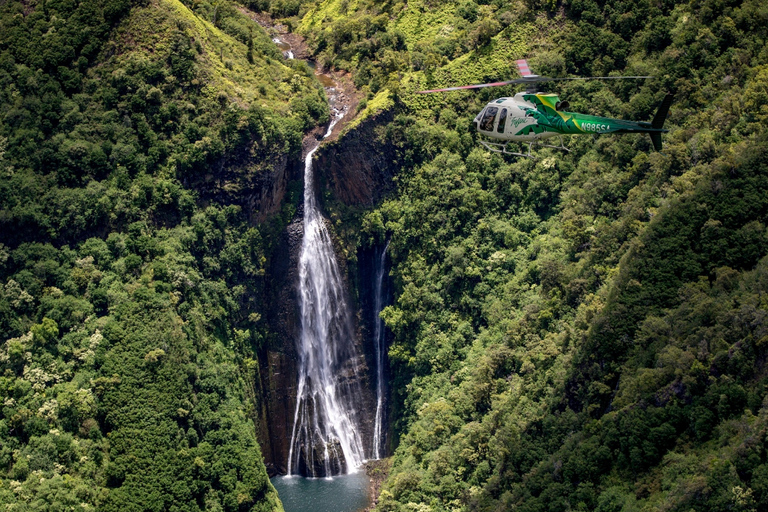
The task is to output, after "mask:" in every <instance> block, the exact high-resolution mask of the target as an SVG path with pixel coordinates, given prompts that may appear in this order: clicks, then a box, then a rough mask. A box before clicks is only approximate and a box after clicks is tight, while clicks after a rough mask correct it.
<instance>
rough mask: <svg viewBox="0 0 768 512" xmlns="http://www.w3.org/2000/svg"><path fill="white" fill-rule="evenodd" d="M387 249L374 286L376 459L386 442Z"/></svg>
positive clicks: (374, 436)
mask: <svg viewBox="0 0 768 512" xmlns="http://www.w3.org/2000/svg"><path fill="white" fill-rule="evenodd" d="M387 249H389V242H387V245H385V246H384V248H383V249H382V250H381V255H379V257H378V258H377V261H376V264H377V265H376V276H375V279H376V282H375V283H374V287H373V293H374V297H373V313H374V322H375V323H374V328H373V343H374V350H375V356H376V418H375V420H374V423H373V450H372V451H371V453H372V456H373V458H374V459H380V458H381V454H382V445H383V444H384V436H383V424H384V396H385V393H386V389H385V388H384V386H385V379H384V362H385V360H386V359H385V358H386V357H387V344H386V333H385V330H384V320H382V319H381V318H380V314H381V310H382V309H384V304H385V302H386V295H385V293H386V291H385V289H384V275H385V273H386V268H387V267H386V263H387Z"/></svg>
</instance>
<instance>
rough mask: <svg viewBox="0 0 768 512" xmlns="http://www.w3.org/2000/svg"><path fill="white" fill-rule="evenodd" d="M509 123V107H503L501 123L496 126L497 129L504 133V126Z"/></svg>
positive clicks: (500, 116)
mask: <svg viewBox="0 0 768 512" xmlns="http://www.w3.org/2000/svg"><path fill="white" fill-rule="evenodd" d="M506 124H507V109H505V108H503V109H501V114H499V125H498V126H497V127H496V131H497V132H499V133H504V128H505V126H506Z"/></svg>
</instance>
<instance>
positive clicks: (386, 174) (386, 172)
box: [315, 109, 399, 207]
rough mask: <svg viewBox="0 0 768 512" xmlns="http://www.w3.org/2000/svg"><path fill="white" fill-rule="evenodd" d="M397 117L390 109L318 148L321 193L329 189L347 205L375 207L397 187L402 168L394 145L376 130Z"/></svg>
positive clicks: (317, 167)
mask: <svg viewBox="0 0 768 512" xmlns="http://www.w3.org/2000/svg"><path fill="white" fill-rule="evenodd" d="M393 120H394V113H393V111H392V110H391V109H390V110H385V111H383V112H380V113H378V114H376V115H374V116H372V117H370V118H368V119H366V120H364V121H362V122H361V123H360V124H359V125H358V126H357V127H356V128H355V129H354V130H350V131H349V132H347V133H345V134H343V135H342V136H341V137H339V139H338V140H335V141H333V142H330V143H328V144H324V145H323V146H321V147H320V149H319V150H318V151H317V156H316V164H315V165H316V169H317V176H318V186H319V187H320V189H321V190H320V191H321V196H320V197H324V196H325V193H326V192H330V193H331V195H332V196H333V197H334V198H336V199H337V200H338V201H341V202H342V203H344V204H345V205H347V206H365V207H372V206H374V205H376V204H377V203H379V202H380V201H381V200H382V199H383V198H384V196H385V195H386V194H387V193H388V192H390V191H392V190H393V189H394V184H393V181H392V178H393V177H394V176H395V174H396V173H397V170H398V168H399V165H398V161H397V153H396V150H395V147H394V146H393V145H392V144H391V143H390V142H389V141H387V140H386V139H385V138H384V137H383V136H381V135H380V134H379V133H377V128H378V127H382V126H385V125H387V124H388V123H390V122H392V121H393Z"/></svg>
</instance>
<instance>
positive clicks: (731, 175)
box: [0, 0, 768, 512]
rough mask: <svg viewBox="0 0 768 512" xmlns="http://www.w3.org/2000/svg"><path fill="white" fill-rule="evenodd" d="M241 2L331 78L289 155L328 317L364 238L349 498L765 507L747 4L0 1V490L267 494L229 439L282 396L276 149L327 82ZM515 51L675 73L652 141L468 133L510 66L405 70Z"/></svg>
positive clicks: (766, 95) (43, 504) (757, 96)
mask: <svg viewBox="0 0 768 512" xmlns="http://www.w3.org/2000/svg"><path fill="white" fill-rule="evenodd" d="M242 7H246V8H248V9H250V10H252V11H255V12H260V13H262V14H264V13H269V14H270V15H271V16H272V18H273V19H274V20H276V21H279V22H281V23H283V24H284V25H285V26H286V27H289V28H290V29H291V30H292V31H294V32H295V33H296V34H298V35H301V36H302V37H304V38H305V39H306V43H307V45H308V47H309V49H310V51H311V52H312V54H313V57H314V58H315V59H316V61H317V65H318V66H319V67H320V68H322V67H332V68H334V69H336V70H340V71H346V72H349V73H350V76H351V79H352V80H353V81H354V83H355V85H356V86H357V87H358V88H359V90H360V94H361V96H362V97H363V98H364V99H363V100H362V101H361V102H360V104H359V106H358V115H357V118H356V119H355V120H354V121H352V122H351V123H348V124H347V125H346V127H345V128H344V133H343V134H341V135H340V136H339V137H338V139H337V140H335V141H333V142H332V143H331V144H327V145H325V146H324V147H322V148H321V149H320V151H318V158H317V160H316V161H317V165H318V169H317V174H318V179H319V180H320V185H319V187H320V190H321V192H322V194H321V197H320V200H321V202H322V205H323V208H324V213H325V214H326V215H327V217H328V218H329V219H330V222H329V223H328V226H329V229H330V230H331V231H332V234H333V236H334V237H335V240H334V243H335V248H336V252H337V255H338V258H339V259H340V260H341V268H342V269H343V271H344V272H346V273H347V275H346V278H345V283H346V284H347V285H349V286H350V296H351V297H352V299H354V301H357V302H359V304H357V306H358V307H359V308H360V311H358V317H359V318H358V319H360V318H363V317H364V315H363V313H364V312H363V311H362V309H363V306H364V305H365V303H366V300H368V301H369V302H370V300H369V299H368V298H366V297H365V293H366V290H367V288H365V286H368V285H364V284H362V283H363V279H362V277H361V276H362V275H363V274H365V272H368V273H370V269H367V267H366V265H369V266H370V263H366V261H365V259H364V256H366V255H368V256H370V255H372V254H378V253H377V252H376V251H380V250H382V249H383V247H384V246H385V244H388V251H389V261H390V263H391V268H390V277H391V280H392V285H393V291H392V295H393V302H392V304H391V305H390V306H388V307H387V308H385V310H384V312H383V313H382V317H383V318H384V320H385V322H386V325H387V326H388V328H389V333H390V341H391V346H390V349H389V366H390V370H391V382H389V389H391V390H392V397H391V401H390V408H389V409H390V410H389V418H390V419H391V423H390V426H389V435H388V436H387V438H388V439H389V444H390V448H391V451H392V460H391V463H392V464H391V467H392V469H391V472H390V474H389V476H388V478H387V480H386V481H385V482H384V484H383V487H382V490H381V493H380V496H378V501H377V510H380V511H412V510H418V511H422V512H426V511H435V512H437V511H447V510H452V511H453V510H473V511H486V510H488V511H490V510H521V511H539V510H558V511H560V510H596V511H600V512H618V511H623V512H630V511H640V510H643V511H645V510H669V511H680V512H683V511H685V512H688V511H691V510H694V511H700V512H704V511H734V510H743V511H758V510H766V509H768V453H766V449H765V446H766V442H767V441H768V439H766V437H767V436H768V401H766V392H767V391H768V390H767V388H766V386H767V385H768V380H767V375H768V374H767V373H766V361H767V357H766V356H767V354H766V350H767V349H768V325H767V324H766V318H768V302H767V300H768V299H766V297H768V295H767V294H766V292H768V232H766V224H768V173H767V172H766V169H768V132H767V131H766V123H768V110H766V109H767V108H768V107H766V105H768V50H766V39H768V23H766V21H768V7H765V6H764V5H763V3H761V2H759V1H757V0H746V1H744V2H741V3H738V2H728V1H714V0H691V1H689V2H674V1H666V2H660V3H659V2H657V3H653V2H647V1H640V2H628V1H626V2H604V1H597V0H569V1H568V2H554V1H550V0H546V1H545V0H525V1H522V0H517V1H512V2H509V1H501V0H490V1H486V0H480V1H475V0H459V1H447V2H438V1H435V0H413V1H410V2H407V3H406V2H400V1H382V2H377V1H374V0H247V1H244V2H242V5H236V4H235V3H232V2H230V1H229V0H217V1H208V0H201V1H194V2H193V1H191V0H189V1H184V2H180V1H178V0H143V1H138V2H133V3H132V2H128V1H127V0H81V1H80V2H75V1H67V0H55V1H53V0H46V1H35V0H32V1H25V2H21V1H13V0H11V1H7V2H5V3H3V4H2V5H0V332H2V333H3V334H2V338H0V403H2V407H1V408H0V504H2V505H4V506H6V508H7V509H8V510H72V509H74V510H79V509H83V510H106V511H108V510H115V511H118V510H120V511H122V510H209V509H210V510H260V511H261V510H263V511H266V510H281V509H282V506H281V504H280V501H279V499H278V498H277V495H276V493H275V491H274V488H273V487H272V485H271V484H270V483H269V480H268V478H267V472H266V469H265V466H264V463H263V457H262V451H261V449H260V447H259V442H258V441H257V439H261V441H262V448H263V449H264V453H267V447H266V446H265V445H264V444H263V443H264V440H263V439H262V438H263V436H264V435H265V431H266V432H269V429H270V428H275V426H276V425H278V424H282V423H278V422H275V418H274V417H271V416H270V414H273V412H271V411H274V410H277V409H279V408H282V409H284V411H282V414H283V415H284V416H286V417H288V415H290V414H291V411H292V410H293V409H291V408H290V399H291V396H290V391H285V389H289V388H290V387H292V386H293V385H294V384H293V383H294V382H295V380H291V378H290V377H291V375H290V374H289V372H286V373H285V374H284V375H282V376H281V377H279V379H278V378H277V377H276V375H277V373H272V370H273V369H274V368H278V370H279V371H282V370H288V369H290V368H291V365H294V366H295V361H292V359H291V357H294V356H292V355H291V349H290V347H289V346H292V343H293V340H292V339H289V336H287V335H285V333H290V332H292V329H294V328H295V325H287V324H290V323H291V321H293V322H294V323H295V319H293V320H291V318H290V312H288V313H286V311H287V310H289V309H290V307H289V306H286V303H285V302H284V300H283V299H284V296H286V295H290V293H291V290H293V288H294V287H295V286H293V285H294V284H295V283H294V282H293V281H291V282H288V280H289V279H293V277H295V275H294V274H292V272H293V271H292V270H291V269H289V268H288V266H289V264H290V262H292V261H293V260H292V259H291V258H293V257H294V256H295V255H292V253H291V252H290V251H292V250H293V251H294V252H295V248H296V246H297V237H298V236H299V235H300V232H298V231H297V230H293V231H291V229H292V228H291V226H296V225H298V224H300V222H301V219H300V217H299V216H298V215H297V210H298V201H299V195H300V190H301V183H300V182H299V179H300V178H299V175H298V173H297V172H296V166H297V165H298V166H299V167H300V166H301V151H302V139H303V136H304V135H305V134H306V133H307V132H309V131H310V130H312V129H313V128H315V127H316V126H318V125H321V124H323V123H326V122H327V121H328V119H329V110H328V105H327V101H326V98H325V95H324V93H323V89H322V87H321V86H320V85H319V84H318V83H317V81H316V79H315V78H314V73H313V70H312V69H311V68H310V67H309V66H308V65H306V64H305V63H303V62H298V61H288V60H285V59H284V58H283V57H282V55H281V54H280V51H279V50H278V49H277V48H276V46H275V45H274V44H273V43H272V41H271V40H270V37H269V36H268V35H267V34H266V33H265V32H264V31H263V30H262V29H261V28H260V27H259V25H257V24H256V23H255V22H253V21H252V20H250V19H249V18H248V17H246V16H245V15H244V14H243V12H245V11H244V10H243V9H242ZM519 58H527V59H528V61H529V63H530V64H531V67H532V69H533V71H534V72H536V73H539V74H542V75H548V76H554V77H564V76H589V75H618V74H627V75H653V76H654V77H655V78H653V79H650V80H646V81H610V82H609V81H606V82H597V81H585V82H572V83H565V84H559V85H557V87H556V91H557V92H558V93H559V95H560V97H561V98H563V99H567V100H568V101H569V102H570V104H571V107H570V108H571V110H573V111H576V112H583V113H588V114H594V115H604V116H611V117H617V118H623V119H630V120H638V121H639V120H649V119H650V118H651V117H652V116H653V113H654V111H655V109H656V106H657V105H658V104H659V103H660V101H661V99H662V98H663V97H664V96H665V94H666V93H667V92H669V91H671V92H673V93H674V94H675V101H674V103H673V105H672V108H671V111H670V115H669V118H668V119H667V122H666V125H665V127H666V128H669V130H670V132H669V133H667V134H665V135H664V149H663V152H662V153H656V152H653V151H652V146H651V143H650V140H649V139H648V137H647V136H642V135H623V136H615V135H603V136H599V137H587V136H581V137H570V138H569V139H567V140H566V141H565V142H566V145H567V146H568V147H569V148H570V149H571V151H570V152H568V153H563V152H558V151H556V150H552V149H546V148H545V149H538V150H537V153H536V156H537V158H536V159H524V158H522V159H518V158H512V157H507V156H502V155H499V154H495V153H490V152H489V151H487V150H486V149H484V148H483V147H481V146H480V145H479V144H478V135H477V134H476V132H475V131H474V127H473V125H472V123H471V121H472V119H473V118H474V117H475V115H476V114H477V113H478V112H479V111H480V109H482V108H483V106H484V105H485V104H486V103H487V102H488V101H490V100H491V99H494V98H496V97H499V96H505V95H511V94H512V92H513V91H514V89H512V88H501V89H495V90H494V89H484V90H479V91H470V92H467V91H464V92H456V93H450V94H448V93H446V94H439V95H416V94H414V92H415V91H417V90H421V89H425V88H437V87H446V86H452V85H464V84H469V83H481V82H489V81H497V80H506V79H509V78H513V77H515V76H516V73H517V72H516V70H515V68H514V61H515V59H519ZM553 88H554V86H553ZM360 137H364V138H365V140H362V139H361V138H360ZM345 155H352V156H351V157H350V158H347V157H346V156H345ZM345 162H346V163H351V164H354V165H356V166H357V168H355V169H351V170H349V173H358V175H357V178H356V179H359V180H361V182H362V181H364V180H368V181H367V182H365V183H363V184H364V185H365V186H366V187H368V188H365V187H362V186H361V187H359V190H357V192H361V191H362V192H365V194H363V193H360V194H357V195H355V194H350V195H349V196H345V195H344V194H341V193H339V188H340V187H344V186H348V187H354V186H358V185H360V184H359V183H345V182H344V181H345V178H346V177H348V176H350V175H352V174H344V170H343V169H340V167H341V164H343V163H345ZM364 164H366V165H367V167H366V166H365V165H364ZM324 165H326V167H325V168H324V167H323V166H324ZM376 172H379V175H375V176H374V175H373V174H375V173H376ZM334 173H335V174H334ZM366 173H367V174H366ZM392 176H394V177H392ZM385 181H386V182H387V183H384V182H385ZM359 197H364V198H365V200H358V199H359ZM349 198H352V199H349ZM374 200H375V201H374ZM374 203H375V204H374ZM298 245H300V241H299V243H298ZM366 257H367V256H366ZM291 276H293V277H291ZM286 290H287V291H286ZM286 319H287V320H286ZM360 322H361V323H362V324H364V321H363V320H360ZM365 329H366V327H365V325H362V326H359V329H358V330H359V331H360V332H365ZM287 347H288V348H287ZM294 358H295V357H294ZM278 370H275V371H276V372H278ZM363 377H364V376H363ZM363 380H365V378H363ZM273 385H274V386H275V388H274V389H273V388H272V386H273ZM280 386H283V387H280ZM283 388H285V389H283ZM277 391H280V392H281V393H282V392H283V391H285V392H284V394H281V393H278V392H277ZM286 411H287V412H286ZM283 420H285V418H283ZM285 421H287V420H285ZM265 425H266V426H267V428H266V429H265V427H264V426H265ZM285 435H287V434H283V436H285ZM259 436H262V438H260V437H259ZM274 452H275V453H278V452H279V450H277V448H275V450H274Z"/></svg>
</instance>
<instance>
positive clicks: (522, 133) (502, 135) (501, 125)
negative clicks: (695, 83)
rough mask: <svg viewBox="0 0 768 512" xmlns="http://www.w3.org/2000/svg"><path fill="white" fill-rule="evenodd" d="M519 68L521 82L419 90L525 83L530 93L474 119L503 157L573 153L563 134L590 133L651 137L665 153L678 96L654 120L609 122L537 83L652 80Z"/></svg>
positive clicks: (521, 62)
mask: <svg viewBox="0 0 768 512" xmlns="http://www.w3.org/2000/svg"><path fill="white" fill-rule="evenodd" d="M516 64H517V68H518V70H519V71H520V75H521V77H522V78H517V79H514V80H507V81H504V82H494V83H487V84H476V85H463V86H458V87H448V88H445V89H431V90H428V91H417V93H418V94H427V93H434V92H446V91H458V90H462V89H480V88H484V87H497V86H502V85H509V84H526V85H528V88H527V90H526V91H525V92H518V93H517V94H515V95H514V96H513V97H511V98H507V97H504V98H498V99H495V100H493V101H491V102H490V103H488V104H487V105H486V106H485V108H483V110H482V111H480V113H479V114H477V116H476V117H475V119H474V121H473V123H474V124H475V129H476V130H477V132H478V133H480V134H481V135H484V136H486V137H489V138H491V139H495V140H497V141H501V142H491V141H487V140H480V143H481V144H482V145H483V146H485V147H486V148H487V149H489V150H490V151H494V152H496V153H504V154H507V155H514V156H520V157H528V158H536V157H535V156H534V155H533V154H532V152H531V150H532V148H533V146H534V145H538V146H541V147H547V148H554V149H559V150H562V151H566V152H567V151H570V150H569V149H568V148H566V147H565V146H564V145H563V137H562V136H563V135H579V134H585V133H590V134H593V135H600V134H604V133H647V134H648V135H650V137H651V143H652V144H653V148H654V149H655V150H656V151H661V134H662V133H666V132H668V131H669V130H666V129H664V127H663V126H664V121H665V120H666V118H667V113H668V112H669V106H670V105H671V104H672V99H673V97H674V95H673V94H672V93H667V95H666V96H665V97H664V100H662V102H661V104H660V105H659V108H658V109H657V111H656V115H655V116H654V118H653V120H652V121H651V122H650V123H648V122H643V121H639V122H638V121H625V120H623V119H612V118H610V117H599V116H592V115H588V114H578V113H575V112H568V111H567V109H568V108H569V104H568V102H567V101H561V100H560V98H559V97H558V96H557V95H556V94H552V93H540V92H539V91H538V86H537V84H539V83H541V82H551V81H560V80H613V79H644V78H652V77H650V76H593V77H574V78H549V77H545V76H539V75H534V74H533V73H531V71H530V68H529V67H528V62H527V61H526V60H525V59H520V60H518V61H516ZM552 137H559V138H560V145H559V146H553V145H549V144H544V143H542V142H540V141H542V140H546V139H549V138H552ZM511 142H514V143H527V144H528V152H527V153H519V152H516V151H509V150H508V147H509V144H510V143H511Z"/></svg>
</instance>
